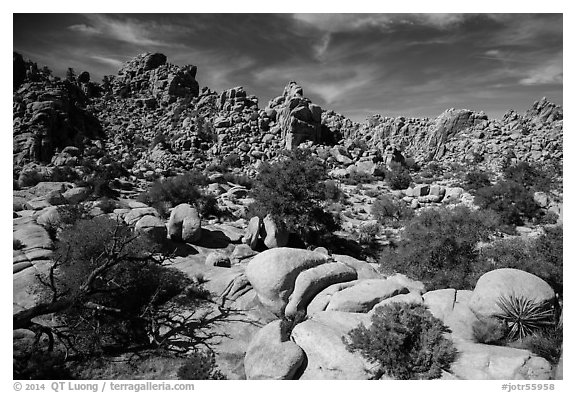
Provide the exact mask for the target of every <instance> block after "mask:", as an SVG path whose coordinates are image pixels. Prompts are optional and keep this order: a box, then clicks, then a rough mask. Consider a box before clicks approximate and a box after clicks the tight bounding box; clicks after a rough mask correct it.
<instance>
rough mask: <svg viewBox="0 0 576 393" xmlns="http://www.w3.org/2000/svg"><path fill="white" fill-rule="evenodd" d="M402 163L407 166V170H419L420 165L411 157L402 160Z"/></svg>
mask: <svg viewBox="0 0 576 393" xmlns="http://www.w3.org/2000/svg"><path fill="white" fill-rule="evenodd" d="M404 165H405V166H406V168H408V170H409V171H412V172H418V171H419V170H420V165H418V163H417V162H416V160H415V159H414V158H412V157H407V158H406V159H405V160H404Z"/></svg>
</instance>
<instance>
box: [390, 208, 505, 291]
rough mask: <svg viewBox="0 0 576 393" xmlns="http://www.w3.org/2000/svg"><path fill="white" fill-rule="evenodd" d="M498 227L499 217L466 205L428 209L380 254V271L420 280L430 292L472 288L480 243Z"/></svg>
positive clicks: (408, 223) (407, 225)
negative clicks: (398, 239) (441, 289)
mask: <svg viewBox="0 0 576 393" xmlns="http://www.w3.org/2000/svg"><path fill="white" fill-rule="evenodd" d="M497 227H498V217H497V216H496V215H495V214H493V213H491V212H486V211H473V210H470V209H468V208H466V207H464V206H458V207H456V208H454V209H450V210H448V209H444V208H439V209H426V210H424V211H423V212H422V213H420V214H419V215H417V216H414V218H412V219H411V220H410V221H408V222H407V224H406V227H405V228H404V229H403V231H402V234H401V240H400V241H399V242H398V243H397V244H395V246H394V247H393V248H391V249H389V250H386V251H385V252H384V253H383V254H382V255H381V262H380V263H381V268H382V269H383V270H384V271H387V272H390V273H391V272H399V273H403V274H406V275H407V276H409V277H412V278H415V279H418V280H421V281H422V282H424V283H425V284H426V287H427V288H428V289H429V290H431V289H440V288H458V289H472V288H474V285H475V284H476V280H477V271H476V270H477V266H476V264H477V261H478V255H479V252H478V250H477V247H476V245H477V243H478V242H479V241H485V240H487V239H488V238H489V236H490V235H491V234H492V233H494V232H495V230H496V228H497Z"/></svg>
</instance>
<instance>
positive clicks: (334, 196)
mask: <svg viewBox="0 0 576 393" xmlns="http://www.w3.org/2000/svg"><path fill="white" fill-rule="evenodd" d="M324 185H325V190H324V198H325V199H326V200H328V201H333V202H339V201H342V200H344V199H345V196H344V192H343V191H342V189H341V188H340V186H339V185H338V183H337V182H336V181H334V180H326V182H325V183H324Z"/></svg>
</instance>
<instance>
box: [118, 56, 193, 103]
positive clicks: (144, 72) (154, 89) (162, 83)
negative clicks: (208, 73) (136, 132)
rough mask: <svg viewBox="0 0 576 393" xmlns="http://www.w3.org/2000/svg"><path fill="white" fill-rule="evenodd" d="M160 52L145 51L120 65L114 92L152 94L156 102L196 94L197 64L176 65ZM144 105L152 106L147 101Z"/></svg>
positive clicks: (119, 93)
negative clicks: (168, 61)
mask: <svg viewBox="0 0 576 393" xmlns="http://www.w3.org/2000/svg"><path fill="white" fill-rule="evenodd" d="M166 60H167V59H166V56H165V55H163V54H162V53H144V54H141V55H138V56H136V57H135V58H133V59H131V60H129V61H128V62H126V63H125V64H124V66H122V68H121V69H120V71H119V72H118V76H117V77H116V78H115V79H114V81H113V91H114V94H115V95H117V96H120V97H124V98H126V97H133V98H145V97H147V96H148V97H151V98H154V99H156V100H157V101H158V102H174V101H175V100H176V98H183V97H197V96H198V94H199V92H200V89H199V85H198V82H197V81H196V72H197V67H196V66H193V65H187V66H184V67H178V66H175V65H172V64H168V63H167V62H166ZM145 105H147V106H155V105H156V104H153V103H150V102H149V103H146V104H145Z"/></svg>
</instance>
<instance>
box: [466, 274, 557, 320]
mask: <svg viewBox="0 0 576 393" xmlns="http://www.w3.org/2000/svg"><path fill="white" fill-rule="evenodd" d="M512 296H514V297H525V298H527V299H529V300H532V301H534V302H536V303H542V302H549V303H550V304H552V303H553V302H554V299H555V294H554V290H553V289H552V287H550V285H548V284H547V283H546V281H544V280H542V279H541V278H540V277H537V276H535V275H533V274H531V273H528V272H525V271H523V270H518V269H496V270H492V271H489V272H488V273H485V274H484V275H482V277H480V279H478V282H477V283H476V287H475V288H474V292H473V293H472V297H471V299H470V308H471V309H472V311H473V312H474V313H475V314H476V315H477V316H478V317H490V316H493V315H496V314H499V313H501V312H502V310H501V308H500V307H499V306H498V299H500V298H510V297H512Z"/></svg>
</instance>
